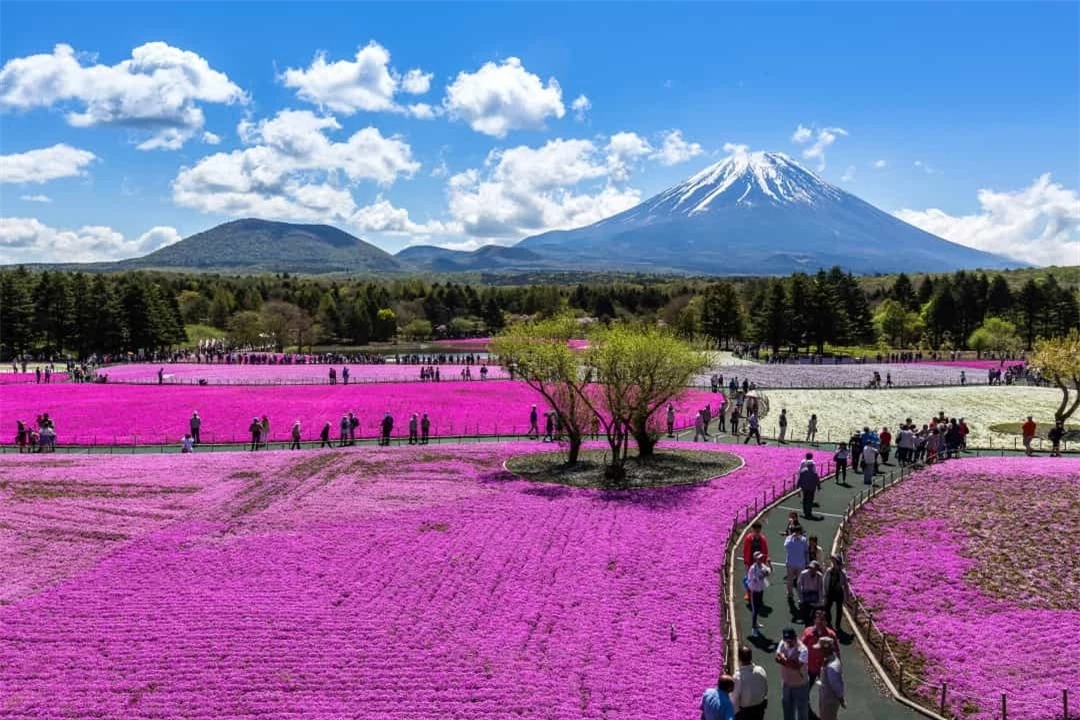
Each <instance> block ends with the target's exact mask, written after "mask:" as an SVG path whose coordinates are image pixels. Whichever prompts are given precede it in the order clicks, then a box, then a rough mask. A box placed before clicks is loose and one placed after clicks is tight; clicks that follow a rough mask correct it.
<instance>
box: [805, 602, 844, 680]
mask: <svg viewBox="0 0 1080 720" xmlns="http://www.w3.org/2000/svg"><path fill="white" fill-rule="evenodd" d="M822 638H830V639H832V640H833V641H835V640H836V633H835V632H833V630H832V628H830V627H829V623H828V622H826V617H825V611H824V610H816V611H814V621H813V624H812V625H811V626H810V627H808V628H806V630H804V631H803V634H802V644H803V645H805V646H806V651H807V655H806V675H807V679H808V680H809V681H810V688H811V689H813V687H814V683H816V682H817V679H818V677H819V676H820V675H821V669H822V668H823V667H824V666H825V656H824V654H823V653H822V652H821V648H820V646H819V645H818V642H819V641H820V640H821V639H822Z"/></svg>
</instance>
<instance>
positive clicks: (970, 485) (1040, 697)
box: [848, 457, 1080, 720]
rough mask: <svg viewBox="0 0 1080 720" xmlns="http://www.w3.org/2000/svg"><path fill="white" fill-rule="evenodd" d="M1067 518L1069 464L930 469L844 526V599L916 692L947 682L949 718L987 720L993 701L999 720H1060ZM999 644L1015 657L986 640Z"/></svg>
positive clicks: (1073, 584) (1070, 595)
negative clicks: (1014, 641) (868, 616)
mask: <svg viewBox="0 0 1080 720" xmlns="http://www.w3.org/2000/svg"><path fill="white" fill-rule="evenodd" d="M1077 507H1080V461H1078V460H1072V459H1061V458H1024V457H1014V458H981V459H965V460H959V461H951V462H948V463H945V464H943V465H937V466H933V467H931V468H928V469H926V470H924V471H922V472H920V473H919V474H917V475H915V476H913V477H911V478H910V479H908V480H905V481H904V482H903V483H902V484H901V485H899V486H898V487H896V488H895V489H892V490H889V491H888V492H886V493H885V494H883V495H881V497H880V498H878V499H875V500H873V501H872V502H871V503H870V504H869V505H867V507H866V509H865V510H864V511H863V512H862V513H861V514H860V515H858V516H856V521H855V525H854V531H855V541H854V544H853V545H852V547H851V550H850V553H849V556H848V561H849V571H850V573H851V578H852V588H853V589H854V591H855V592H856V593H857V594H858V595H859V596H860V598H861V600H862V601H863V602H864V603H866V604H867V605H868V606H869V607H871V608H872V609H873V610H874V620H875V622H876V624H877V625H878V626H879V627H880V628H881V629H882V630H883V631H885V632H887V633H890V634H892V635H895V636H896V638H898V640H899V641H900V644H901V647H906V648H907V651H908V652H910V654H911V655H912V656H914V657H915V658H916V659H917V660H916V662H921V663H922V665H923V670H922V675H923V677H924V678H925V681H926V683H928V684H929V685H930V686H937V687H940V685H941V683H942V682H947V683H948V697H949V705H950V708H951V709H952V710H953V712H955V713H957V714H959V715H961V716H963V717H972V718H980V719H982V720H997V718H999V717H1000V694H1001V693H1002V692H1004V693H1006V695H1007V696H1008V701H1009V702H1008V708H1009V713H1008V714H1009V718H1015V719H1016V720H1048V719H1051V718H1060V717H1061V715H1062V713H1061V710H1062V703H1061V691H1062V689H1064V688H1068V689H1069V690H1070V694H1073V692H1072V691H1075V690H1076V689H1077V688H1080V666H1078V665H1077V663H1076V659H1075V658H1074V657H1073V656H1072V655H1071V654H1070V653H1068V652H1063V646H1062V642H1065V643H1066V644H1068V643H1069V642H1070V640H1069V639H1072V638H1080V575H1078V574H1077V566H1076V557H1077V556H1076V544H1075V543H1076V535H1075V532H1074V529H1075V526H1076V509H1077ZM898 589H902V592H897V590H898ZM1006 637H1015V638H1022V646H1021V647H1020V648H1019V649H1017V650H1016V651H1013V650H1011V649H1009V648H1007V647H1005V646H1003V645H1001V644H1000V643H995V641H994V640H992V639H991V638H999V639H1000V638H1006ZM912 664H913V663H910V662H909V664H908V667H912ZM1021 678H1022V681H1021V680H1020V679H1021ZM909 687H910V686H909ZM937 692H940V690H938V691H937ZM928 694H929V695H930V696H931V698H932V699H935V698H936V697H940V696H935V695H934V691H933V690H932V689H931V690H930V691H929V692H928ZM935 701H936V699H935Z"/></svg>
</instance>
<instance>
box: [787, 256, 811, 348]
mask: <svg viewBox="0 0 1080 720" xmlns="http://www.w3.org/2000/svg"><path fill="white" fill-rule="evenodd" d="M811 294H812V290H811V286H810V278H808V277H807V276H806V275H805V274H804V273H795V274H794V275H792V276H791V285H790V286H789V288H788V331H787V336H788V341H789V342H790V343H791V345H792V347H794V348H796V349H798V348H800V347H802V346H803V345H804V344H805V345H809V340H808V339H807V336H808V335H809V331H810V325H811V322H812V320H811V317H810V298H811Z"/></svg>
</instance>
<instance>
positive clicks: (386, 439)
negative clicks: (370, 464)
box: [379, 410, 394, 447]
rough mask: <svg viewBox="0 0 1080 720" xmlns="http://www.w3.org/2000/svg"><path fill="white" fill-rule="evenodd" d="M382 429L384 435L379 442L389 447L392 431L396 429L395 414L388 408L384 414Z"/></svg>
mask: <svg viewBox="0 0 1080 720" xmlns="http://www.w3.org/2000/svg"><path fill="white" fill-rule="evenodd" d="M381 430H382V437H381V439H380V441H379V444H380V445H383V446H385V447H389V446H390V433H391V432H393V430H394V416H393V415H391V414H390V411H389V410H387V412H386V415H384V416H383V419H382V426H381Z"/></svg>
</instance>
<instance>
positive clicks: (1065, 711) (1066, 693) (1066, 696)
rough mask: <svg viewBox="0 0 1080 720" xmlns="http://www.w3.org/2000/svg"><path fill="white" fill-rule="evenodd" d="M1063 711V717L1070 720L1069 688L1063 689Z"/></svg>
mask: <svg viewBox="0 0 1080 720" xmlns="http://www.w3.org/2000/svg"><path fill="white" fill-rule="evenodd" d="M1061 709H1062V715H1061V717H1062V718H1064V720H1069V688H1062V689H1061Z"/></svg>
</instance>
